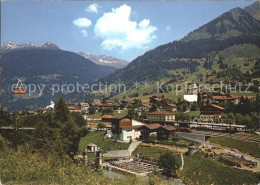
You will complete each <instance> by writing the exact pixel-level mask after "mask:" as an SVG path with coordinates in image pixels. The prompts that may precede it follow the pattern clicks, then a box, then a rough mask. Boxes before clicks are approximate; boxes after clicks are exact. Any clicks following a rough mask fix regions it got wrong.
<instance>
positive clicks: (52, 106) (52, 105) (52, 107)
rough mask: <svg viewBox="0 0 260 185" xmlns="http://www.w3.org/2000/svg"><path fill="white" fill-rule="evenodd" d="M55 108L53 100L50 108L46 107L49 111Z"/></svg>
mask: <svg viewBox="0 0 260 185" xmlns="http://www.w3.org/2000/svg"><path fill="white" fill-rule="evenodd" d="M54 107H55V103H54V102H53V101H52V100H51V104H50V105H48V106H46V107H45V108H46V109H47V110H54Z"/></svg>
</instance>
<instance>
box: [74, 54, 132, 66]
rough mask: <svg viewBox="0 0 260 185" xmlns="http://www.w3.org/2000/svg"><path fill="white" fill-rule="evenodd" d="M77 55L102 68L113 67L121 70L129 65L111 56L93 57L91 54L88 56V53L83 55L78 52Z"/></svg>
mask: <svg viewBox="0 0 260 185" xmlns="http://www.w3.org/2000/svg"><path fill="white" fill-rule="evenodd" d="M78 54H80V55H81V56H83V57H85V58H87V59H89V60H91V61H92V62H94V63H96V64H99V65H104V66H111V67H115V68H123V67H125V66H127V65H128V64H129V62H128V61H126V60H122V59H118V58H116V57H112V56H106V55H93V54H90V53H83V52H80V53H78Z"/></svg>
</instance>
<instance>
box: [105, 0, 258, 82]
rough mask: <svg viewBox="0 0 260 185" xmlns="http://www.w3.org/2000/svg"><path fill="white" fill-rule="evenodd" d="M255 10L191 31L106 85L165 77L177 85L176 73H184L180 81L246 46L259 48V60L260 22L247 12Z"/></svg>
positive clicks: (229, 14)
mask: <svg viewBox="0 0 260 185" xmlns="http://www.w3.org/2000/svg"><path fill="white" fill-rule="evenodd" d="M252 9H254V12H256V14H258V13H257V12H259V2H256V3H254V4H252V5H250V6H249V7H247V8H245V10H243V9H241V8H235V9H232V10H230V11H228V12H226V13H224V14H222V15H221V16H219V17H217V18H216V19H214V20H212V21H210V22H209V23H207V24H205V25H203V26H201V27H199V28H198V29H196V30H194V31H192V32H191V33H189V34H188V35H187V36H185V37H184V38H183V39H181V40H180V41H173V42H170V43H168V44H165V45H161V46H159V47H157V48H155V49H152V50H150V51H147V52H146V53H145V54H143V55H142V56H139V57H137V58H136V59H135V60H133V61H132V62H131V63H130V64H128V65H127V66H126V67H125V68H123V69H120V70H118V71H116V72H114V73H112V74H110V75H108V76H107V77H105V78H104V79H103V81H107V82H109V83H117V82H121V83H122V82H123V83H125V84H127V85H128V86H131V85H133V83H134V82H136V81H138V82H140V81H158V80H161V79H162V78H166V77H167V78H171V79H172V80H173V81H174V80H177V79H176V78H177V77H176V75H177V74H176V73H175V72H174V71H176V70H180V69H182V70H185V72H182V73H179V74H178V76H179V77H181V76H182V75H183V74H184V73H194V72H196V71H198V67H199V66H201V62H205V61H207V62H213V60H218V59H217V58H215V57H216V56H218V54H219V53H220V52H223V51H225V50H226V49H228V48H230V47H235V46H241V45H244V44H248V45H249V46H250V47H251V46H252V47H253V48H258V49H255V50H256V51H259V52H258V54H256V56H259V55H260V54H259V53H260V49H259V48H260V21H259V20H257V19H255V18H254V17H255V14H254V13H252V12H251V13H250V14H249V13H248V12H247V11H249V10H252ZM237 48H239V47H237ZM236 53H244V49H243V47H241V49H240V50H239V49H238V50H236ZM211 60H212V61H211ZM217 65H218V64H217ZM129 74H131V75H129ZM201 75H202V74H201ZM182 78H183V76H182ZM178 79H179V78H178Z"/></svg>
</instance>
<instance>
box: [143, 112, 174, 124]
mask: <svg viewBox="0 0 260 185" xmlns="http://www.w3.org/2000/svg"><path fill="white" fill-rule="evenodd" d="M147 118H148V120H149V121H150V122H159V123H164V122H173V121H175V114H174V113H172V112H166V111H158V112H151V113H148V114H147Z"/></svg>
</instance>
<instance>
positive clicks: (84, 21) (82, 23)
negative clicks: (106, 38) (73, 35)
mask: <svg viewBox="0 0 260 185" xmlns="http://www.w3.org/2000/svg"><path fill="white" fill-rule="evenodd" d="M73 24H74V25H76V26H78V27H79V28H82V27H89V26H91V20H89V19H88V18H86V17H82V18H78V19H75V20H74V21H73Z"/></svg>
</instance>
